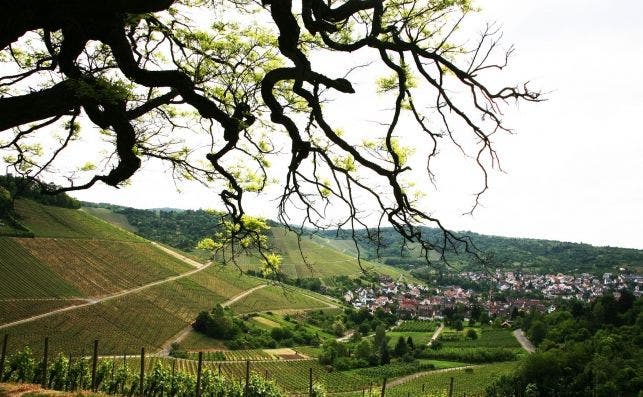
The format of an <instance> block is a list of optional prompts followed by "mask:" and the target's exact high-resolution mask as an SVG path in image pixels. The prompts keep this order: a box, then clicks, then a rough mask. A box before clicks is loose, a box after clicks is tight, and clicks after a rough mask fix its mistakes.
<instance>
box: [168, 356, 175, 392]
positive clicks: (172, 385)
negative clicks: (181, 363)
mask: <svg viewBox="0 0 643 397" xmlns="http://www.w3.org/2000/svg"><path fill="white" fill-rule="evenodd" d="M175 377H176V357H175V358H174V360H172V384H171V386H170V392H169V393H168V394H169V395H170V397H171V396H173V395H174V378H175Z"/></svg>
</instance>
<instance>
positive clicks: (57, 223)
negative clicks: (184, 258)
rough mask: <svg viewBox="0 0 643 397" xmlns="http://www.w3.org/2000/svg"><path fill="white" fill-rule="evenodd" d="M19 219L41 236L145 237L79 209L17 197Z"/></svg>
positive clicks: (131, 238)
mask: <svg viewBox="0 0 643 397" xmlns="http://www.w3.org/2000/svg"><path fill="white" fill-rule="evenodd" d="M15 209H16V212H17V213H18V216H19V220H20V222H21V223H22V224H24V225H25V226H26V227H28V228H29V229H30V230H31V231H32V232H34V233H35V235H36V236H38V237H61V238H92V239H100V240H118V241H137V242H143V241H145V240H144V239H142V238H141V237H138V236H137V235H135V234H133V233H130V232H128V231H126V230H123V229H120V228H117V227H114V226H112V225H111V224H109V223H107V222H105V221H103V220H100V219H98V218H95V217H93V216H88V215H87V214H86V213H84V212H82V211H78V210H73V209H68V208H60V207H51V206H47V205H41V204H38V203H36V202H34V201H31V200H23V199H20V200H16V202H15Z"/></svg>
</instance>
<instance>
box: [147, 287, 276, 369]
mask: <svg viewBox="0 0 643 397" xmlns="http://www.w3.org/2000/svg"><path fill="white" fill-rule="evenodd" d="M266 286H267V285H266V284H260V285H257V286H256V287H253V288H250V289H249V290H246V291H243V292H242V293H240V294H238V295H235V296H233V297H232V298H230V299H228V300H227V301H225V302H223V303H222V304H221V306H223V307H227V306H230V305H232V304H233V303H235V302H236V301H238V300H240V299H243V298H245V297H246V296H248V295H250V294H251V293H253V292H255V291H256V290H258V289H261V288H264V287H266ZM191 331H192V325H191V324H190V325H188V326H187V327H185V328H183V329H182V330H181V331H179V333H178V334H176V335H174V336H173V337H171V338H170V339H168V340H166V341H165V342H163V344H162V345H161V349H160V350H159V351H158V352H156V353H155V354H154V355H155V356H160V357H168V356H169V355H170V350H172V344H173V343H181V342H182V341H183V340H184V339H185V338H186V337H187V336H188V335H189V334H190V332H191Z"/></svg>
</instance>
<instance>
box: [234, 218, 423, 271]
mask: <svg viewBox="0 0 643 397" xmlns="http://www.w3.org/2000/svg"><path fill="white" fill-rule="evenodd" d="M270 241H271V243H272V244H273V245H274V247H275V251H276V252H278V253H279V254H280V255H282V257H283V260H282V267H281V269H282V271H283V272H284V274H286V275H287V276H289V277H293V278H298V277H299V278H309V277H321V278H325V277H331V276H340V275H346V276H358V275H360V274H361V273H362V271H361V269H360V267H359V264H358V262H357V259H356V258H355V257H354V256H349V255H346V254H344V253H342V252H340V251H337V250H335V249H332V248H329V247H327V246H324V245H321V244H319V243H318V242H317V239H311V238H310V237H302V239H301V248H302V250H303V252H304V257H305V258H306V259H305V260H304V258H302V256H301V252H300V249H299V245H298V243H297V236H296V234H295V233H292V232H288V231H286V230H285V229H281V228H278V227H275V228H273V229H272V230H271V239H270ZM238 262H239V264H240V266H241V268H242V269H243V270H256V269H258V268H259V260H258V259H257V258H250V257H245V256H244V257H241V258H239V259H238ZM362 266H363V267H364V268H365V269H368V270H373V271H376V272H377V273H380V274H385V275H389V276H392V277H398V276H399V275H400V273H403V274H405V277H407V278H408V279H413V277H412V276H410V275H409V274H407V273H405V272H404V271H401V270H399V269H394V268H392V267H389V266H386V265H383V264H379V263H374V262H367V261H362Z"/></svg>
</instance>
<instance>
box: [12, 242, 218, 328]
mask: <svg viewBox="0 0 643 397" xmlns="http://www.w3.org/2000/svg"><path fill="white" fill-rule="evenodd" d="M152 244H153V245H154V246H156V247H157V248H159V249H160V250H162V251H165V252H167V253H168V254H170V255H172V256H174V257H175V258H177V259H180V260H182V261H184V262H186V263H188V264H190V265H191V266H198V267H197V268H196V269H194V270H190V271H189V272H185V273H181V274H177V275H176V276H171V277H167V278H164V279H162V280H157V281H154V282H151V283H148V284H144V285H141V286H138V287H135V288H131V289H127V290H123V291H119V292H116V293H113V294H110V295H104V296H102V297H96V298H88V299H87V302H85V303H81V304H78V305H72V306H66V307H63V308H61V309H56V310H52V311H50V312H46V313H41V314H37V315H35V316H31V317H27V318H23V319H21V320H16V321H12V322H10V323H6V324H1V325H0V329H5V328H9V327H13V326H16V325H20V324H25V323H29V322H32V321H36V320H40V319H42V318H47V317H51V316H54V315H56V314H60V313H64V312H68V311H72V310H77V309H81V308H83V307H87V306H93V305H95V304H98V303H101V302H105V301H108V300H112V299H116V298H120V297H123V296H126V295H130V294H135V293H137V292H141V291H143V290H146V289H148V288H151V287H155V286H157V285H161V284H165V283H169V282H172V281H175V280H179V279H182V278H185V277H188V276H191V275H193V274H195V273H198V272H200V271H203V270H205V269H207V268H208V267H210V266H211V265H212V263H213V262H212V261H210V262H208V263H206V264H200V263H198V262H196V261H194V260H192V259H190V258H186V257H185V256H183V255H181V254H179V253H177V252H174V251H172V250H170V249H167V248H165V247H162V246H160V245H158V244H155V243H152ZM195 264H196V265H195Z"/></svg>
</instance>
